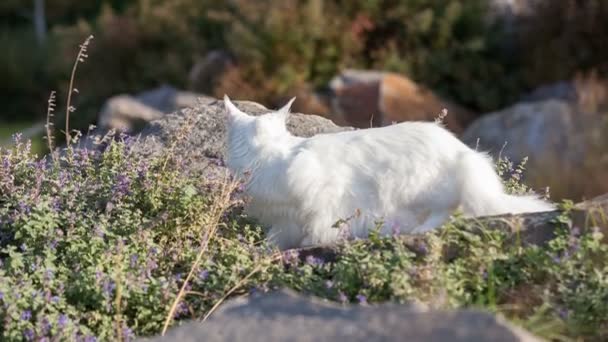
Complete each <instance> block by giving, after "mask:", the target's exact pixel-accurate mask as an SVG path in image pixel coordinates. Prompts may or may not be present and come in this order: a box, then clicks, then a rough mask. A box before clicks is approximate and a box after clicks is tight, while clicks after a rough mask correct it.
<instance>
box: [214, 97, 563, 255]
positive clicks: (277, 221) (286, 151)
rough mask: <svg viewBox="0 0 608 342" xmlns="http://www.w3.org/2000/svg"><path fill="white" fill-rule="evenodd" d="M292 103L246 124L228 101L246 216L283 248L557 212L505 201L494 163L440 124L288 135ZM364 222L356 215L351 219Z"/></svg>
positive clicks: (232, 161) (234, 166) (519, 199)
mask: <svg viewBox="0 0 608 342" xmlns="http://www.w3.org/2000/svg"><path fill="white" fill-rule="evenodd" d="M292 102H293V99H292V100H291V101H290V102H289V103H288V104H287V105H286V106H285V107H283V108H281V109H280V110H279V111H277V112H272V113H269V114H265V115H262V116H259V117H253V116H249V115H247V114H245V113H243V112H242V111H240V110H239V109H238V108H236V107H235V106H234V104H232V102H230V99H228V97H227V96H226V97H224V103H225V106H226V109H227V115H228V155H227V165H228V167H229V168H230V169H231V170H232V171H233V172H236V174H237V175H240V176H243V175H244V174H246V175H247V176H246V177H245V181H246V188H245V189H246V193H247V194H248V195H249V197H250V202H249V203H248V206H247V208H246V211H247V213H248V214H249V215H251V216H253V217H255V218H256V219H258V220H259V221H260V223H262V224H263V225H266V226H268V227H270V231H269V239H270V240H271V242H273V243H275V244H276V245H278V247H279V248H281V249H285V248H293V247H300V246H309V245H315V244H324V243H330V242H333V241H335V240H337V239H338V238H339V235H340V230H339V229H336V228H332V225H333V224H334V223H336V222H337V221H338V220H340V219H346V218H349V217H352V219H351V220H350V221H349V222H348V225H349V229H350V233H351V234H352V235H354V236H355V237H367V235H368V233H369V231H370V230H371V229H373V228H374V227H375V226H376V222H378V221H381V220H382V221H383V222H390V223H391V224H385V225H384V226H382V228H381V233H383V234H391V233H394V232H395V231H398V232H401V233H420V232H426V231H429V230H431V229H433V228H436V227H438V226H440V225H441V224H442V223H444V222H445V221H446V220H447V219H448V218H449V216H450V214H451V213H452V212H453V211H454V210H455V209H457V208H461V209H462V210H463V211H464V213H465V215H467V216H485V215H496V214H504V213H521V212H535V211H547V210H552V209H553V206H552V205H551V204H549V203H547V202H545V201H542V200H540V199H538V198H536V197H533V196H512V195H508V194H506V193H505V191H504V188H503V185H502V182H501V180H500V178H499V177H498V175H497V174H496V172H495V170H494V167H493V163H492V160H491V159H490V158H489V157H488V156H487V155H485V154H483V153H480V152H476V151H474V150H472V149H470V148H469V147H468V146H466V145H465V144H463V143H462V142H461V141H460V140H458V139H457V138H456V137H455V136H454V135H452V134H451V133H450V132H448V131H447V130H446V129H444V128H443V127H441V126H440V125H438V124H435V123H431V122H404V123H400V124H396V125H392V126H387V127H381V128H371V129H364V130H356V131H348V132H341V133H333V134H319V135H316V136H314V137H311V138H300V137H295V136H293V135H291V134H290V133H289V132H288V131H287V129H286V127H285V120H286V117H287V115H288V112H289V107H290V105H291V103H292ZM356 212H360V215H358V216H357V215H354V214H355V213H356Z"/></svg>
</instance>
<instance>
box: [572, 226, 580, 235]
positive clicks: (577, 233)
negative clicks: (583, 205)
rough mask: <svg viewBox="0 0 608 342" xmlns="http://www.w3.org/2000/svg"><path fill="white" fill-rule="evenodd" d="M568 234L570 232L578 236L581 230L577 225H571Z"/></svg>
mask: <svg viewBox="0 0 608 342" xmlns="http://www.w3.org/2000/svg"><path fill="white" fill-rule="evenodd" d="M570 234H572V236H579V235H581V230H580V228H579V227H572V229H571V230H570Z"/></svg>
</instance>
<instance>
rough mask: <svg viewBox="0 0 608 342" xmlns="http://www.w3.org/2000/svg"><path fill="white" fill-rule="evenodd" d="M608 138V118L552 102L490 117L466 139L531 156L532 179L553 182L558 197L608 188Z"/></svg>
mask: <svg viewBox="0 0 608 342" xmlns="http://www.w3.org/2000/svg"><path fill="white" fill-rule="evenodd" d="M606 137H608V116H605V115H597V114H592V113H585V112H582V111H581V110H580V109H579V108H577V107H576V106H574V105H572V104H570V103H568V102H565V101H560V100H546V101H539V102H533V103H519V104H516V105H514V106H512V107H509V108H506V109H504V110H502V111H498V112H494V113H490V114H487V115H484V116H483V117H481V118H480V119H478V120H476V121H475V122H474V123H473V124H471V126H470V127H469V128H468V129H467V130H466V132H465V133H464V134H463V136H462V139H463V141H464V142H465V143H467V144H469V145H470V146H472V147H475V146H476V145H477V141H478V139H479V146H478V148H479V149H480V150H483V151H489V152H491V153H492V154H493V155H494V156H497V155H499V154H500V153H502V154H503V155H505V156H507V157H509V158H510V159H511V160H513V161H515V162H519V161H521V160H522V159H523V158H524V157H529V162H528V164H527V168H526V169H527V172H526V175H527V176H526V177H527V180H528V183H530V184H531V185H533V186H534V187H536V188H541V187H545V186H550V188H551V193H552V194H553V195H554V198H563V197H567V198H573V199H580V198H581V197H582V196H585V197H592V196H595V195H598V194H601V193H604V192H606V191H608V182H606V180H605V178H604V176H603V175H605V174H607V172H608V160H607V159H606V158H607V156H608V155H607V153H608V151H606V149H605V146H608V141H606ZM505 142H506V143H507V144H506V146H505ZM503 146H504V150H503ZM501 151H502V152H501Z"/></svg>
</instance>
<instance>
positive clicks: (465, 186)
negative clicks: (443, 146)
mask: <svg viewBox="0 0 608 342" xmlns="http://www.w3.org/2000/svg"><path fill="white" fill-rule="evenodd" d="M457 165H458V167H457V168H456V169H457V171H456V172H457V173H458V174H457V177H458V179H459V180H460V186H461V194H462V197H461V205H462V209H463V211H464V213H465V215H467V216H490V215H500V214H518V213H531V212H539V211H551V210H554V209H555V207H554V206H553V205H552V204H550V203H549V202H547V201H544V200H542V199H540V198H538V197H536V196H531V195H525V196H515V195H509V194H507V193H505V190H504V186H503V184H502V181H501V180H500V177H499V176H498V174H497V173H496V171H495V169H494V167H493V165H494V164H493V162H492V160H491V158H490V157H488V156H487V155H485V154H482V153H479V152H472V151H467V152H463V153H462V154H461V155H460V158H459V159H458V161H457Z"/></svg>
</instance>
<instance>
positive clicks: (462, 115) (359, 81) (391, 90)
mask: <svg viewBox="0 0 608 342" xmlns="http://www.w3.org/2000/svg"><path fill="white" fill-rule="evenodd" d="M330 88H331V90H332V93H333V94H332V97H331V99H330V104H331V108H332V109H333V111H334V112H335V114H336V115H335V116H334V117H332V119H333V120H334V121H335V122H337V123H339V124H342V123H347V124H349V125H352V126H355V127H359V128H368V127H370V126H374V127H376V126H386V125H390V124H392V123H393V122H402V121H415V120H422V121H433V120H434V119H435V118H437V117H438V116H439V114H440V113H441V112H442V110H443V109H444V108H445V109H447V110H448V113H449V114H448V116H447V117H446V118H445V120H444V122H445V124H446V126H447V128H448V129H450V130H451V131H453V132H456V133H461V132H462V131H463V129H464V127H466V125H467V124H468V123H469V122H471V121H472V120H473V118H474V115H473V113H471V112H469V111H468V110H466V109H464V108H462V107H461V106H458V105H456V104H454V103H452V102H450V101H447V100H444V99H441V98H440V97H439V96H437V95H435V94H434V93H433V92H432V91H430V90H429V89H427V88H425V87H423V86H421V85H418V84H416V83H414V82H413V81H411V80H410V79H408V78H406V77H404V76H402V75H398V74H394V73H388V72H378V71H360V70H347V71H345V72H344V73H343V74H341V75H339V76H337V77H335V78H334V79H333V80H332V81H331V82H330Z"/></svg>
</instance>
